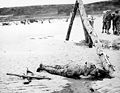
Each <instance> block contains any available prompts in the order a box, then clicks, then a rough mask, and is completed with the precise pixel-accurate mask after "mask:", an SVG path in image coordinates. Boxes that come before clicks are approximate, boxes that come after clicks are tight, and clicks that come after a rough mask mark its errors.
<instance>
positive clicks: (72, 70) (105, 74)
mask: <svg viewBox="0 0 120 93" xmlns="http://www.w3.org/2000/svg"><path fill="white" fill-rule="evenodd" d="M107 66H108V69H109V70H106V69H105V68H104V67H102V66H99V67H98V66H96V65H95V64H93V63H88V62H85V63H84V64H82V65H81V64H71V63H70V64H67V65H63V66H62V65H55V66H50V65H44V64H40V65H39V67H38V68H37V70H36V72H41V71H46V72H48V73H50V74H55V75H60V76H64V77H68V78H75V79H80V78H89V79H103V78H112V73H113V72H114V71H115V69H114V67H113V65H107ZM27 72H28V69H27ZM29 72H30V73H31V75H35V74H33V72H31V71H29ZM30 81H31V80H30Z"/></svg>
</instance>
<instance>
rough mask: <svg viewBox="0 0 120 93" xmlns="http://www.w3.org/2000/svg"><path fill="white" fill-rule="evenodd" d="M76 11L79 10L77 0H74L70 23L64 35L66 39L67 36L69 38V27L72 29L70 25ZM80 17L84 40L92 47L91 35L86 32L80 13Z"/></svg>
mask: <svg viewBox="0 0 120 93" xmlns="http://www.w3.org/2000/svg"><path fill="white" fill-rule="evenodd" d="M77 11H78V12H79V14H80V11H79V2H78V1H77V0H76V2H75V5H74V8H73V11H72V16H71V19H70V24H69V28H68V31H67V35H66V40H67V41H68V40H69V38H70V33H71V29H72V25H73V22H74V19H75V16H76V14H77ZM80 18H81V22H82V26H83V30H84V34H85V42H86V43H87V44H88V45H89V47H92V45H93V42H92V39H91V37H90V36H89V34H88V32H87V29H86V27H85V25H84V23H83V19H82V17H81V14H80Z"/></svg>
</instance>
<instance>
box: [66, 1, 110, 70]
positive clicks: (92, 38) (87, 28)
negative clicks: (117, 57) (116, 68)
mask: <svg viewBox="0 0 120 93" xmlns="http://www.w3.org/2000/svg"><path fill="white" fill-rule="evenodd" d="M77 10H78V11H79V15H80V18H81V21H82V25H83V30H84V33H85V41H86V43H88V45H89V47H93V45H94V46H95V48H96V54H97V55H98V57H99V59H100V61H101V64H102V67H103V69H105V70H106V71H109V66H112V64H111V63H110V61H109V57H108V55H107V54H106V53H105V52H104V51H103V48H102V44H101V42H100V40H99V38H98V35H97V34H96V32H95V31H94V29H93V27H92V26H91V25H90V23H89V21H88V19H87V14H86V11H85V8H84V5H83V2H82V0H76V2H75V5H74V9H73V11H72V16H71V20H70V24H69V28H68V32H67V35H66V40H67V41H68V40H69V38H70V33H71V29H72V25H73V21H74V18H75V15H76V13H77Z"/></svg>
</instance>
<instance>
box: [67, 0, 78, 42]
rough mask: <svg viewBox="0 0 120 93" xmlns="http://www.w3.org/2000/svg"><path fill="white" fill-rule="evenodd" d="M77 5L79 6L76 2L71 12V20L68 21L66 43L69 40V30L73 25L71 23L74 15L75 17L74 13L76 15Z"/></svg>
mask: <svg viewBox="0 0 120 93" xmlns="http://www.w3.org/2000/svg"><path fill="white" fill-rule="evenodd" d="M78 5H79V4H78V1H77V0H76V2H75V6H74V9H73V11H72V17H71V20H70V24H69V28H68V32H67V35H66V40H67V41H68V40H69V38H70V33H71V29H72V25H73V21H74V18H75V15H76V13H77V9H78Z"/></svg>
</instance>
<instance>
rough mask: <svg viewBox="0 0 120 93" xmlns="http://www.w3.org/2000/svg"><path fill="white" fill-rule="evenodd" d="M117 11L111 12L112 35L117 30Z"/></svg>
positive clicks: (115, 33) (116, 32)
mask: <svg viewBox="0 0 120 93" xmlns="http://www.w3.org/2000/svg"><path fill="white" fill-rule="evenodd" d="M118 13H119V11H115V12H114V13H113V14H112V17H113V18H112V25H113V34H114V35H117V34H118V31H117V24H116V22H117V20H118V19H119V15H118Z"/></svg>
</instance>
